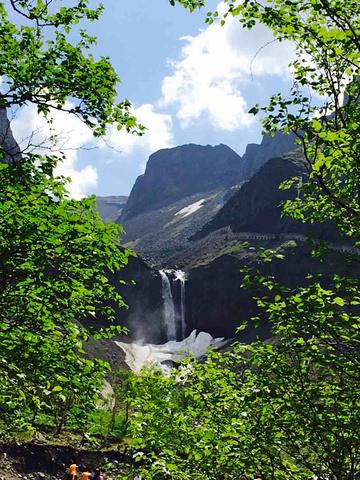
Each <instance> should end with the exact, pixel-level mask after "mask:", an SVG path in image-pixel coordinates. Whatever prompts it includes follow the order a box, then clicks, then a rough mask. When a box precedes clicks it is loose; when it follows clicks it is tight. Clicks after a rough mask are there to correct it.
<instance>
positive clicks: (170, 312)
mask: <svg viewBox="0 0 360 480" xmlns="http://www.w3.org/2000/svg"><path fill="white" fill-rule="evenodd" d="M159 273H160V275H161V282H162V297H163V299H164V323H165V329H166V339H167V341H169V340H176V321H175V307H174V300H173V296H172V293H171V285H170V280H169V278H168V276H167V274H166V273H165V271H164V270H160V271H159Z"/></svg>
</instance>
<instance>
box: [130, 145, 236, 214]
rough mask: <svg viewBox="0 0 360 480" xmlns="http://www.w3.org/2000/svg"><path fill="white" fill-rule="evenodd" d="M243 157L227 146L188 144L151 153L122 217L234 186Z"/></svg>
mask: <svg viewBox="0 0 360 480" xmlns="http://www.w3.org/2000/svg"><path fill="white" fill-rule="evenodd" d="M240 167H241V157H240V156H239V155H238V154H237V153H235V152H234V151H233V150H232V149H231V148H230V147H227V146H226V145H222V144H220V145H216V146H211V145H196V144H187V145H181V146H178V147H174V148H166V149H162V150H158V151H157V152H155V153H153V154H152V155H150V157H149V160H148V162H147V165H146V170H145V173H144V174H143V175H141V176H140V177H138V178H137V180H136V182H135V185H134V187H133V189H132V191H131V193H130V197H129V200H128V202H127V204H126V207H125V208H124V211H123V215H122V220H126V219H129V218H131V217H134V216H136V215H139V214H140V213H144V212H146V211H150V210H153V209H154V208H158V207H160V206H165V205H168V204H169V203H172V202H174V201H176V200H179V199H181V198H184V197H188V196H190V195H194V194H196V193H200V192H207V191H210V190H213V189H214V188H218V187H220V186H226V187H227V186H229V187H230V186H232V185H233V183H234V181H235V179H236V177H237V175H238V174H239V172H240Z"/></svg>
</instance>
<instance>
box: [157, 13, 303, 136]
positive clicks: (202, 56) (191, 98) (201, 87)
mask: <svg viewBox="0 0 360 480" xmlns="http://www.w3.org/2000/svg"><path fill="white" fill-rule="evenodd" d="M181 40H183V41H185V42H186V45H185V46H184V47H183V48H182V50H181V56H180V59H179V60H176V61H169V65H170V67H171V68H172V70H173V73H172V74H171V75H170V76H167V77H165V78H164V80H163V85H162V99H161V101H160V105H162V106H169V105H178V106H179V109H178V118H179V119H180V122H181V125H182V127H184V128H186V127H189V126H191V125H192V124H194V123H195V122H196V121H197V120H199V119H200V118H201V117H204V116H205V118H207V119H208V120H209V121H210V122H211V124H212V126H213V127H214V128H216V129H221V130H228V131H234V130H236V129H239V128H246V127H248V126H250V125H251V123H252V122H253V120H254V117H253V116H252V115H248V114H247V111H248V106H247V104H246V101H245V100H244V98H243V96H242V93H241V85H244V84H249V83H250V82H251V80H252V76H253V79H254V80H256V77H259V76H264V75H280V76H282V77H283V76H286V75H289V69H288V64H289V63H290V61H291V60H292V59H293V58H294V47H293V46H292V45H291V44H290V43H288V42H282V43H278V42H275V43H274V42H273V40H274V37H273V36H272V33H271V32H270V30H268V29H266V28H265V27H262V26H256V27H255V28H254V29H253V30H251V31H248V30H244V29H243V28H242V27H241V25H240V24H239V22H238V21H237V20H236V19H234V18H229V17H228V19H227V22H226V24H225V26H224V27H221V26H220V25H219V24H218V23H216V24H215V23H214V24H212V25H210V26H209V27H208V28H206V29H205V30H203V31H201V32H200V33H199V35H197V36H196V37H189V36H188V37H182V38H181ZM262 47H263V48H262ZM254 57H255V58H254Z"/></svg>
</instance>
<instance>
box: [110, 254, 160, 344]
mask: <svg viewBox="0 0 360 480" xmlns="http://www.w3.org/2000/svg"><path fill="white" fill-rule="evenodd" d="M109 280H110V282H111V283H112V284H113V285H115V286H116V288H117V290H118V292H119V293H120V294H121V295H122V297H123V299H124V301H125V303H126V304H127V305H128V309H125V308H115V310H116V323H117V324H119V325H122V326H124V327H127V328H128V329H129V333H128V335H127V337H126V338H125V339H122V340H123V341H127V339H128V340H129V341H130V340H141V339H144V338H145V339H146V341H147V342H150V343H162V342H164V341H165V338H166V337H165V326H164V321H163V310H164V302H163V298H162V292H161V277H160V274H159V272H158V271H157V270H153V269H152V268H150V267H149V266H148V265H147V264H146V263H145V262H144V261H143V260H142V259H141V258H139V257H130V258H129V263H128V265H126V266H125V267H124V268H122V269H121V270H120V271H119V272H116V273H115V274H113V275H112V276H110V278H109ZM120 281H121V283H120Z"/></svg>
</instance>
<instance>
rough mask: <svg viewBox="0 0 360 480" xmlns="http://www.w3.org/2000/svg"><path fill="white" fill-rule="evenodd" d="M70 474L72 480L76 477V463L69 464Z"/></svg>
mask: <svg viewBox="0 0 360 480" xmlns="http://www.w3.org/2000/svg"><path fill="white" fill-rule="evenodd" d="M70 475H71V478H72V480H75V479H76V477H77V465H76V464H75V463H72V464H71V465H70Z"/></svg>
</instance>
